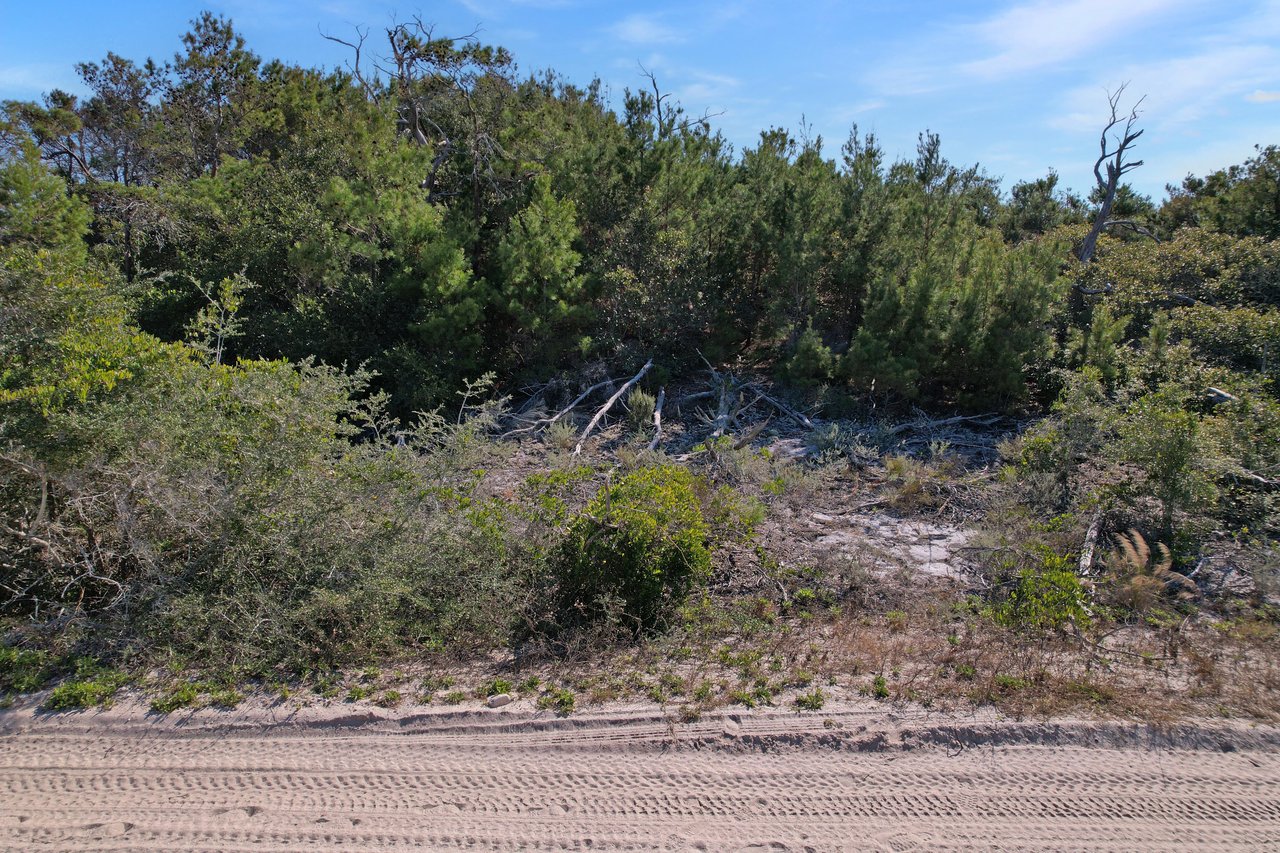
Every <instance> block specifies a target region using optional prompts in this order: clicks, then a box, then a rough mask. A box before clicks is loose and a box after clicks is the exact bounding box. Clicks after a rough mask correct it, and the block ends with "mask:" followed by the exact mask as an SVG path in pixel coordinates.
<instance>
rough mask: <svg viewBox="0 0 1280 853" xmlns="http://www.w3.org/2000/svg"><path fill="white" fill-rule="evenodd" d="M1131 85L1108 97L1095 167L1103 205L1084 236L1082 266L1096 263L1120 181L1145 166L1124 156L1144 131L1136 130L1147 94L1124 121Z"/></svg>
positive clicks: (1094, 170)
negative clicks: (1122, 105)
mask: <svg viewBox="0 0 1280 853" xmlns="http://www.w3.org/2000/svg"><path fill="white" fill-rule="evenodd" d="M1128 85H1129V84H1128V83H1125V84H1123V85H1121V86H1120V87H1119V88H1118V89H1116V90H1115V91H1114V92H1110V93H1108V95H1107V103H1108V104H1109V105H1110V107H1111V116H1110V118H1109V119H1108V121H1107V123H1106V125H1105V126H1104V127H1103V128H1102V133H1101V135H1100V138H1099V141H1098V147H1099V149H1100V153H1099V154H1098V159H1097V160H1096V161H1095V162H1094V164H1093V176H1094V178H1095V179H1096V180H1097V183H1098V189H1099V190H1101V191H1102V204H1101V205H1099V207H1098V214H1097V216H1095V217H1094V220H1093V226H1092V227H1091V228H1090V229H1089V233H1088V234H1087V235H1086V236H1085V238H1084V242H1083V243H1081V244H1080V252H1079V254H1078V255H1077V257H1078V258H1079V259H1080V261H1081V262H1083V263H1088V262H1089V261H1091V260H1093V255H1094V252H1096V251H1097V248H1098V237H1099V236H1101V234H1102V232H1103V231H1104V230H1105V229H1106V228H1107V226H1108V223H1109V222H1110V221H1111V208H1112V207H1113V206H1114V205H1115V201H1116V190H1117V189H1118V188H1119V186H1120V178H1121V177H1122V176H1123V175H1124V174H1126V173H1127V172H1130V171H1132V170H1134V169H1136V168H1138V167H1139V166H1141V165H1142V161H1141V160H1126V159H1125V156H1126V155H1127V154H1128V153H1129V151H1130V149H1131V148H1132V147H1133V146H1134V144H1135V143H1136V142H1137V141H1138V137H1140V136H1142V134H1143V131H1141V130H1135V129H1134V125H1135V124H1136V123H1137V121H1138V116H1139V112H1138V108H1139V107H1140V106H1142V102H1143V101H1144V100H1146V96H1145V95H1144V96H1143V97H1141V98H1139V99H1138V101H1137V103H1135V104H1134V105H1133V109H1131V110H1130V111H1129V115H1128V117H1126V118H1121V112H1120V99H1121V97H1122V96H1123V95H1124V90H1125V88H1126V87H1127V86H1128ZM1121 124H1123V126H1124V127H1123V130H1121V131H1120V132H1119V133H1118V134H1113V133H1112V131H1113V130H1115V128H1117V127H1119V126H1120V125H1121ZM1104 168H1105V170H1106V177H1105V178H1104V177H1103V170H1104Z"/></svg>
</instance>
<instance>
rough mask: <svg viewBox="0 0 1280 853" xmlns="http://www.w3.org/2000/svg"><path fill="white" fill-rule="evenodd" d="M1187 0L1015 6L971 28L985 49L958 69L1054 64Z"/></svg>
mask: <svg viewBox="0 0 1280 853" xmlns="http://www.w3.org/2000/svg"><path fill="white" fill-rule="evenodd" d="M1188 2H1189V0H1127V1H1126V2H1124V3H1118V2H1116V0H1069V2H1065V3H1063V2H1054V0H1037V2H1034V3H1024V4H1021V5H1017V6H1013V7H1011V8H1009V9H1007V10H1005V11H1003V12H1000V13H999V14H996V15H994V16H992V17H990V18H987V19H986V20H984V21H982V22H980V23H978V24H977V25H975V26H973V27H965V28H962V29H967V30H970V33H969V35H971V36H972V37H973V38H974V39H976V42H977V43H979V44H982V45H984V46H985V47H986V49H987V51H988V53H987V55H985V56H983V57H981V58H979V59H974V60H971V61H969V62H964V63H962V64H961V65H960V66H959V70H961V71H962V72H964V73H966V74H969V75H972V76H975V77H980V78H986V79H991V78H1003V77H1007V76H1009V75H1011V74H1020V73H1025V72H1027V71H1034V70H1037V69H1040V68H1046V67H1049V66H1053V65H1057V64H1060V63H1062V62H1065V61H1068V60H1071V59H1075V58H1077V57H1079V56H1082V55H1084V54H1086V53H1089V52H1092V51H1096V50H1098V49H1100V48H1102V47H1105V46H1106V45H1107V44H1109V43H1111V42H1114V41H1116V40H1118V39H1121V38H1129V39H1131V38H1133V37H1134V33H1135V29H1140V28H1142V26H1143V25H1144V24H1149V23H1151V22H1153V21H1158V20H1159V19H1160V16H1163V15H1165V14H1167V13H1169V12H1170V11H1171V10H1173V9H1174V8H1176V7H1179V6H1186V5H1187V4H1188Z"/></svg>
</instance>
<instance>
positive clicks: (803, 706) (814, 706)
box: [796, 687, 827, 711]
mask: <svg viewBox="0 0 1280 853" xmlns="http://www.w3.org/2000/svg"><path fill="white" fill-rule="evenodd" d="M826 703H827V694H825V693H823V692H822V688H821V687H815V688H813V690H811V691H810V692H808V693H801V694H800V695H799V696H797V697H796V708H797V709H798V710H801V711H821V710H822V706H823V705H825V704H826Z"/></svg>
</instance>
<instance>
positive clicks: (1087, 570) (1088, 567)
mask: <svg viewBox="0 0 1280 853" xmlns="http://www.w3.org/2000/svg"><path fill="white" fill-rule="evenodd" d="M1101 530H1102V510H1098V511H1097V512H1095V513H1094V514H1093V522H1092V523H1091V524H1090V525H1089V532H1088V533H1086V534H1085V535H1084V545H1083V547H1081V548H1080V568H1079V572H1078V574H1079V575H1080V576H1081V577H1088V576H1089V575H1091V574H1093V558H1094V552H1095V551H1096V550H1097V548H1098V533H1099V532H1100V531H1101Z"/></svg>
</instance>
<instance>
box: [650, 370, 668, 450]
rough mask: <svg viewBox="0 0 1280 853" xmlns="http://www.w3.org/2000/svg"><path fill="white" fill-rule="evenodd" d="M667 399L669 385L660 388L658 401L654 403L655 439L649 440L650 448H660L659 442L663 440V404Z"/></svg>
mask: <svg viewBox="0 0 1280 853" xmlns="http://www.w3.org/2000/svg"><path fill="white" fill-rule="evenodd" d="M666 399H667V387H666V386H665V385H664V386H662V387H661V388H659V389H658V401H657V402H656V403H654V404H653V441H650V442H649V449H650V450H657V449H658V442H660V441H662V404H663V403H664V402H666Z"/></svg>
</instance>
